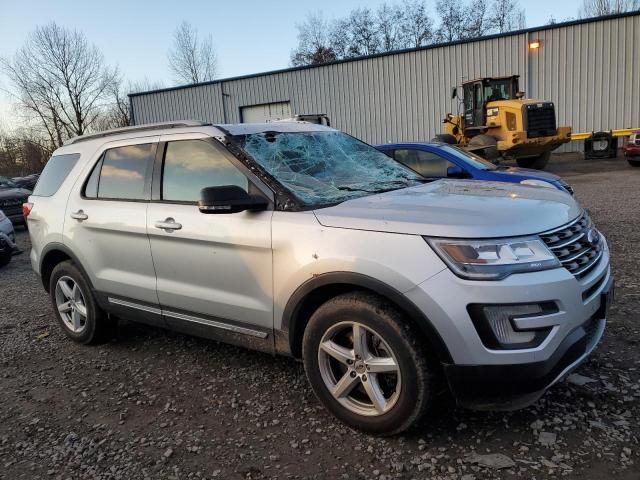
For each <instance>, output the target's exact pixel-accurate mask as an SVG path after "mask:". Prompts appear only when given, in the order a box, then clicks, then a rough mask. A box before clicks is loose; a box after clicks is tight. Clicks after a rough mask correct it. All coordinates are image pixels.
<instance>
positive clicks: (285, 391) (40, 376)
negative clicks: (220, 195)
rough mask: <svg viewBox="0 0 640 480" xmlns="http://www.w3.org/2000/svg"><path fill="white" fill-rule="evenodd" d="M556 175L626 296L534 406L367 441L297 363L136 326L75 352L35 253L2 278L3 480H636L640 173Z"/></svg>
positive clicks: (601, 170) (437, 422) (455, 415)
mask: <svg viewBox="0 0 640 480" xmlns="http://www.w3.org/2000/svg"><path fill="white" fill-rule="evenodd" d="M552 162H553V163H552V164H551V166H550V170H552V171H556V172H559V173H560V174H562V175H564V176H566V178H567V180H569V181H570V183H571V184H572V185H573V186H574V188H575V190H576V195H577V197H578V198H579V199H580V201H581V202H583V204H584V205H585V206H586V207H588V208H589V209H590V210H591V212H592V216H593V217H594V219H595V221H596V222H597V225H598V227H599V228H600V229H601V230H602V231H603V232H604V233H605V234H606V235H607V237H608V239H609V242H610V245H611V249H612V254H613V268H614V271H615V276H616V281H617V299H616V303H615V305H614V306H613V308H612V311H611V315H610V320H609V324H608V329H607V332H606V337H605V339H604V341H603V343H602V344H601V345H600V347H599V348H598V350H597V351H596V352H595V354H594V355H593V356H592V357H591V358H590V359H589V361H588V362H587V363H586V364H584V365H583V366H581V367H580V368H579V369H578V371H577V372H576V373H577V374H578V375H574V376H573V377H571V381H567V382H564V383H562V384H559V385H556V386H555V387H553V388H552V389H551V390H550V391H549V392H548V393H547V394H546V395H545V396H544V397H543V398H542V399H541V400H540V401H538V402H537V403H536V404H535V405H533V406H531V407H529V408H527V409H525V410H521V411H518V412H510V413H478V412H471V411H466V410H462V409H456V408H453V407H446V406H445V407H442V408H441V410H439V411H438V412H437V414H435V415H433V416H431V417H430V418H427V419H425V420H424V421H423V422H422V424H421V425H419V426H418V427H417V428H415V429H414V430H413V431H411V432H409V433H408V434H406V435H404V436H401V437H394V438H378V437H372V436H367V435H363V434H360V433H358V432H354V431H352V430H350V429H348V428H346V427H344V426H343V425H342V424H340V423H338V422H337V421H336V420H334V419H333V418H332V417H331V416H330V415H329V414H328V413H327V412H326V411H325V410H324V409H323V408H322V407H321V406H320V405H319V404H318V402H317V401H316V399H315V398H314V396H313V394H312V393H311V390H310V388H309V387H308V386H307V383H306V379H305V377H304V371H303V368H302V365H300V364H299V363H296V362H294V361H292V360H289V359H286V358H276V357H272V356H269V355H265V354H261V353H256V352H251V351H247V350H243V349H239V348H236V347H232V346H227V345H222V344H217V343H215V342H211V341H205V340H200V339H197V338H191V337H187V336H183V335H179V334H175V333H171V332H166V331H163V330H159V329H153V328H150V327H144V326H140V325H135V324H124V325H122V326H121V327H120V331H119V333H118V336H117V338H116V339H114V340H113V341H111V342H110V343H108V344H104V345H101V346H98V347H84V346H80V345H76V344H74V343H72V342H71V341H69V340H67V339H66V337H64V335H63V334H62V332H61V330H60V328H59V327H58V326H57V325H56V321H55V318H54V316H53V313H52V309H51V305H50V303H49V299H48V297H47V296H46V294H45V293H44V291H43V289H42V287H41V286H40V284H39V281H38V279H37V278H36V277H35V275H34V274H33V273H32V272H31V270H30V266H29V259H28V254H26V253H25V254H24V255H22V256H20V257H16V258H14V261H13V262H12V263H11V264H10V265H9V266H8V267H6V268H4V269H3V270H1V271H0V478H3V479H4V478H6V479H12V480H13V479H23V478H48V479H58V478H59V479H76V478H92V479H93V478H96V479H134V478H135V479H143V478H149V479H160V478H168V479H204V478H208V479H211V478H222V479H240V478H252V479H256V478H344V479H357V478H367V479H392V478H406V479H409V478H424V479H427V478H428V479H461V480H472V479H485V478H506V479H508V478H527V479H534V478H535V479H543V478H556V477H559V476H562V477H566V478H580V479H584V478H593V479H595V478H598V479H600V478H621V479H636V480H637V479H638V478H640V458H639V452H640V445H639V444H638V439H639V436H640V435H639V434H640V425H639V422H638V418H639V414H640V408H639V405H638V403H639V400H640V356H639V355H638V354H637V351H638V342H639V340H640V333H639V326H638V321H639V320H640V317H639V314H638V307H639V306H640V288H638V287H639V283H640V274H639V273H638V270H639V268H640V252H639V248H638V247H639V246H640V227H639V225H640V209H639V208H638V206H639V205H640V188H638V185H639V183H640V169H632V168H631V167H628V166H627V164H626V162H624V161H622V160H611V161H594V162H587V161H584V160H580V159H577V158H576V157H573V156H563V157H561V158H558V157H556V158H554V160H553V161H552ZM18 237H19V242H20V244H21V245H22V246H23V247H24V248H25V249H28V248H29V245H28V236H27V235H26V233H25V232H24V231H22V230H20V232H19V235H18Z"/></svg>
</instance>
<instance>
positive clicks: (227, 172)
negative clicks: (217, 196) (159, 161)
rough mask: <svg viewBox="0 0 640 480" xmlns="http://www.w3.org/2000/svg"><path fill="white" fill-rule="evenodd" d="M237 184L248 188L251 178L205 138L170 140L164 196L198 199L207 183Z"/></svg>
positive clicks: (211, 184) (188, 200) (175, 198)
mask: <svg viewBox="0 0 640 480" xmlns="http://www.w3.org/2000/svg"><path fill="white" fill-rule="evenodd" d="M223 185H236V186H238V187H240V188H242V189H244V190H245V191H249V181H248V180H247V177H246V176H245V175H244V174H243V173H242V172H240V170H238V169H237V168H236V167H235V166H234V165H233V164H232V163H231V162H230V161H229V160H228V159H226V158H225V157H224V155H223V154H222V152H220V151H219V150H217V149H216V148H215V147H214V146H213V145H211V144H210V143H209V142H206V141H203V140H180V141H175V142H169V143H167V149H166V151H165V155H164V166H163V170H162V199H163V200H166V201H175V202H197V201H198V200H199V199H200V190H202V189H203V188H206V187H220V186H223Z"/></svg>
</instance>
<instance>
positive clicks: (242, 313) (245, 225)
mask: <svg viewBox="0 0 640 480" xmlns="http://www.w3.org/2000/svg"><path fill="white" fill-rule="evenodd" d="M160 140H161V141H160V144H159V151H158V159H157V160H156V173H155V174H154V184H153V185H154V186H153V201H152V203H151V204H150V205H149V214H148V224H147V228H148V231H149V238H150V241H151V250H152V254H153V261H154V265H155V270H156V275H157V279H158V280H157V289H158V298H159V301H160V304H161V307H162V310H163V314H164V315H165V319H166V322H167V324H168V325H170V326H171V327H172V328H175V329H178V330H183V331H192V332H194V333H198V334H202V335H206V336H208V335H209V334H208V332H207V329H209V331H211V329H214V330H216V329H223V330H231V331H233V332H236V333H238V332H240V333H243V334H249V335H253V336H257V337H260V338H266V336H267V335H268V334H269V332H271V330H272V328H273V300H272V298H273V292H272V288H273V287H272V251H271V217H272V214H273V211H272V210H267V211H262V212H239V213H232V214H203V213H200V211H199V209H198V206H197V201H198V200H199V198H200V190H201V189H202V188H205V187H213V186H223V185H237V186H239V187H241V188H243V189H245V190H248V191H249V193H255V192H254V189H256V186H255V183H254V181H255V180H257V179H255V177H253V175H252V174H251V173H250V172H249V171H248V170H247V169H245V168H243V166H242V165H241V164H239V162H238V161H237V160H236V159H235V158H234V157H233V156H232V155H231V154H230V153H229V152H227V151H226V149H224V148H223V147H222V146H221V145H220V144H219V143H218V142H217V141H216V140H213V139H211V138H208V137H207V136H206V135H203V134H197V133H195V134H174V135H166V136H162V137H161V139H160ZM167 223H169V224H173V225H174V227H175V228H166V225H167ZM192 327H194V328H192ZM194 329H195V331H194ZM197 329H200V330H197ZM203 329H204V330H203Z"/></svg>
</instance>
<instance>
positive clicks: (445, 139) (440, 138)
mask: <svg viewBox="0 0 640 480" xmlns="http://www.w3.org/2000/svg"><path fill="white" fill-rule="evenodd" d="M431 141H432V142H440V143H448V144H449V145H456V144H457V143H458V141H457V140H456V137H454V136H453V135H451V134H450V133H440V134H438V135H436V136H435V137H433V138H432V139H431Z"/></svg>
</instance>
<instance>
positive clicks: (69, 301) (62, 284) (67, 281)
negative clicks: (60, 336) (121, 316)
mask: <svg viewBox="0 0 640 480" xmlns="http://www.w3.org/2000/svg"><path fill="white" fill-rule="evenodd" d="M49 293H50V295H51V302H52V303H53V308H54V310H55V314H56V317H57V319H58V323H60V326H61V327H62V330H63V331H64V333H65V334H66V335H67V336H68V337H69V338H71V339H72V340H75V341H76V342H78V343H83V344H90V343H99V342H101V341H104V340H106V339H107V338H108V336H109V335H110V334H111V333H112V332H113V327H114V322H113V321H112V320H111V319H109V318H108V317H107V315H106V314H105V313H104V312H103V311H102V310H101V309H100V307H98V304H97V302H96V300H95V298H94V297H93V293H92V292H91V288H90V286H89V282H88V280H87V279H86V278H85V277H84V275H83V274H82V272H81V271H80V270H79V269H78V267H76V266H75V265H74V264H73V262H71V261H70V260H67V261H64V262H61V263H59V264H58V265H56V266H55V268H54V269H53V272H52V273H51V279H50V282H49Z"/></svg>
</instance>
